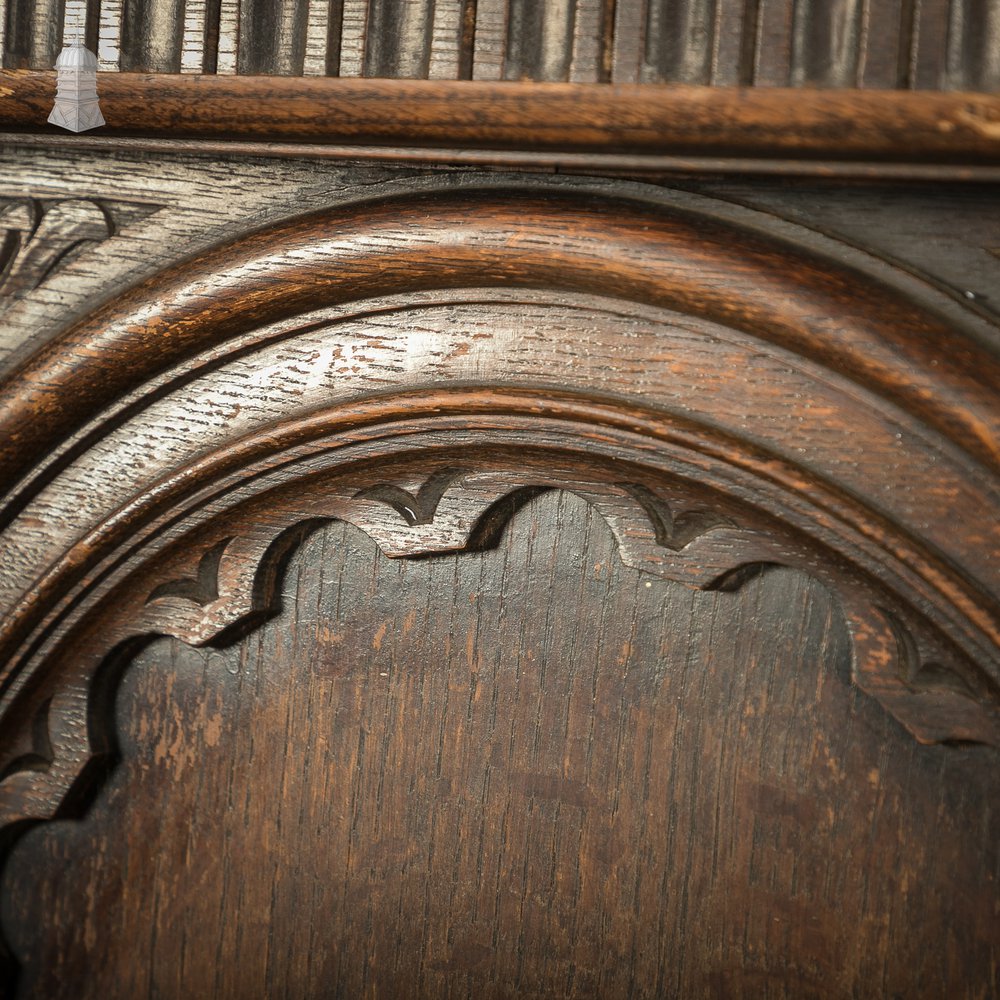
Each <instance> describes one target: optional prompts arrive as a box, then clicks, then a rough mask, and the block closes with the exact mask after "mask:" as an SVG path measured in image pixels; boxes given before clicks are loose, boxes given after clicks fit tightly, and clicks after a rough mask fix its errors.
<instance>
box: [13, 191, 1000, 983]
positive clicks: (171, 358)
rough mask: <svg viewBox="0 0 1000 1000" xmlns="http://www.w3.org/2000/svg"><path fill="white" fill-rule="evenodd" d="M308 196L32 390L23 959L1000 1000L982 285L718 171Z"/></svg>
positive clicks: (34, 965)
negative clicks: (959, 294) (907, 260)
mask: <svg viewBox="0 0 1000 1000" xmlns="http://www.w3.org/2000/svg"><path fill="white" fill-rule="evenodd" d="M309 207H310V208H311V209H312V210H311V211H308V212H306V213H304V214H299V215H293V216H288V215H285V216H283V217H280V218H277V219H273V218H272V219H270V220H269V221H268V222H267V223H266V224H264V225H262V226H261V228H258V229H255V230H254V229H244V230H243V231H241V232H239V233H238V234H237V235H235V236H234V237H232V238H230V239H228V240H226V241H224V242H221V243H219V244H217V245H216V246H214V247H211V248H209V249H207V250H202V251H200V252H199V253H197V254H196V255H194V256H190V257H185V258H183V259H178V260H177V261H176V262H175V263H173V264H172V265H171V266H169V267H168V268H166V269H165V270H161V271H159V272H158V273H154V274H152V275H150V276H148V277H146V278H145V279H144V280H143V281H141V282H140V283H138V284H136V285H134V286H133V287H132V288H130V289H128V290H127V291H125V292H123V293H122V294H119V295H116V296H111V297H109V298H108V299H107V300H106V301H104V302H101V303H98V304H96V305H95V307H94V308H93V309H92V310H89V311H84V312H83V313H82V314H80V315H78V316H76V317H74V318H73V320H72V322H70V323H68V324H67V325H65V327H64V328H63V329H62V330H61V331H60V332H59V333H58V334H57V335H55V336H52V337H50V338H49V339H48V340H46V341H45V343H44V345H42V346H40V347H39V348H38V349H37V350H36V351H35V352H34V353H33V354H30V356H28V357H27V358H26V360H25V361H24V362H23V363H21V364H20V365H19V366H18V367H15V368H13V369H12V371H11V372H10V374H9V375H8V377H7V378H6V379H5V380H4V382H3V383H2V384H0V407H2V408H0V431H2V436H0V469H2V470H3V483H4V486H5V496H4V504H3V508H2V511H0V518H2V519H0V530H2V541H3V545H4V561H3V568H2V572H0V602H2V607H3V608H4V615H3V621H2V624H0V651H2V655H0V662H2V667H0V723H2V728H0V819H2V821H3V823H4V824H5V827H4V829H5V831H6V833H5V838H6V839H5V841H4V845H5V848H6V849H8V850H9V852H10V854H9V864H8V868H7V875H6V877H5V883H4V885H5V893H4V894H3V896H2V899H3V900H5V902H4V903H3V906H4V907H5V909H4V911H3V912H4V926H5V928H6V933H7V936H8V938H9V939H10V946H11V949H12V951H11V955H10V956H9V961H8V963H7V964H8V972H9V977H10V979H11V981H13V978H14V977H15V976H16V974H17V970H18V968H19V966H21V965H23V967H24V970H25V971H24V977H25V978H24V979H23V980H22V982H23V983H25V984H35V985H32V986H25V988H26V989H29V988H30V989H38V990H45V991H48V992H49V993H50V994H52V995H59V990H62V991H63V992H62V995H66V996H69V995H80V994H79V992H77V993H73V992H72V991H73V990H79V987H78V986H76V985H69V986H68V985H67V984H68V983H70V984H71V983H74V982H76V981H75V980H74V979H73V978H72V975H73V974H72V969H74V968H80V967H81V963H85V962H86V961H87V960H88V959H87V956H88V955H94V954H97V952H98V951H100V952H101V954H103V955H105V956H106V962H104V960H102V964H106V965H107V966H108V968H109V969H111V968H117V969H119V972H118V973H113V972H109V976H111V978H110V979H108V980H103V981H102V980H100V979H99V978H95V979H94V980H93V982H92V983H91V984H90V986H88V988H89V989H92V991H93V995H97V994H100V993H103V994H105V995H108V993H109V991H111V992H112V993H113V991H114V989H116V988H117V989H119V990H120V991H122V992H121V995H134V993H135V992H143V991H149V990H151V989H153V990H154V991H155V990H163V991H166V992H167V993H168V994H170V993H171V991H174V992H175V993H177V995H180V994H181V993H184V992H187V993H190V992H192V991H193V992H196V993H198V992H200V993H203V994H204V995H216V996H227V995H234V994H233V990H237V991H239V990H244V991H247V990H249V991H250V992H255V991H257V992H259V991H261V990H265V991H270V992H271V994H272V995H277V996H280V995H287V996H300V995H309V993H310V992H312V993H313V994H318V995H323V992H322V991H323V990H325V989H329V990H331V991H332V992H333V994H334V995H344V996H350V995H363V994H364V993H366V992H374V995H382V996H392V995H404V994H402V993H399V989H400V987H399V985H398V984H399V983H400V982H405V983H407V984H412V983H416V984H417V985H416V987H415V989H416V992H417V995H427V996H435V995H456V996H459V995H461V996H466V995H468V996H489V995H496V996H506V995H532V992H534V993H536V994H538V995H553V993H555V994H557V995H559V994H560V992H561V994H564V995H568V996H588V995H602V996H603V995H615V996H617V995H620V996H630V995H631V996H657V995H667V996H669V995H694V996H697V995H706V996H708V995H719V994H720V993H721V994H732V995H736V996H740V995H746V996H751V995H761V993H762V992H763V993H770V992H773V994H774V995H778V996H783V995H787V996H792V995H795V996H801V995H804V994H809V993H810V991H813V992H815V993H816V995H870V996H881V995H886V993H887V992H888V993H890V994H891V992H892V991H893V990H896V991H898V992H900V993H902V994H906V995H910V994H912V993H914V992H921V991H926V990H928V989H929V990H931V992H935V991H938V992H947V991H952V992H953V991H954V990H955V989H957V988H959V987H967V988H968V990H969V991H970V992H969V994H968V995H971V996H987V995H989V991H990V990H991V989H994V988H995V986H996V983H995V982H993V980H992V979H991V978H990V977H991V976H993V975H995V973H994V972H993V971H991V970H995V967H996V957H997V956H996V944H995V942H996V941H997V940H1000V935H998V934H997V933H995V931H996V930H998V928H997V910H996V906H995V900H996V885H995V879H996V875H997V865H998V858H997V854H996V849H995V847H994V846H993V845H995V844H996V843H997V838H996V836H995V833H996V831H995V830H994V829H993V826H994V825H995V817H994V815H993V812H992V811H991V808H990V802H991V801H992V798H993V797H994V796H993V790H994V789H995V761H996V757H995V753H996V749H995V748H996V747H998V746H1000V647H998V636H1000V607H998V600H997V591H998V583H1000V580H998V566H1000V558H998V557H1000V524H998V522H997V519H996V510H997V501H998V499H1000V407H998V401H997V389H996V387H997V385H998V384H1000V362H998V360H997V356H996V354H995V352H994V351H993V350H992V347H991V346H990V343H989V336H988V335H983V334H982V331H983V330H984V329H991V327H990V323H991V320H990V317H989V315H988V312H987V311H983V310H969V309H968V308H967V307H966V306H965V304H963V303H962V302H961V301H959V300H957V299H956V297H955V296H954V295H953V294H951V293H950V291H949V290H948V289H945V288H941V287H939V286H938V285H936V284H934V283H933V282H927V281H925V280H923V279H922V277H921V276H920V275H915V274H913V273H912V272H910V271H908V270H905V269H902V268H899V267H897V266H896V265H895V264H894V262H893V261H892V260H890V259H887V258H884V257H883V258H875V257H872V256H871V255H866V254H865V253H863V252H862V251H852V250H850V249H849V248H845V247H844V246H843V245H842V244H839V243H837V242H836V241H834V240H832V239H830V238H829V237H824V236H817V235H816V234H811V235H810V234H808V233H806V232H804V231H803V230H802V228H801V227H800V226H797V225H796V224H794V223H791V222H787V221H783V220H770V221H768V220H767V219H766V218H762V217H761V216H760V214H759V213H755V212H752V211H750V210H746V209H742V208H739V207H734V206H731V205H729V204H727V203H726V202H721V201H715V200H713V199H710V198H706V197H703V196H700V195H697V194H689V193H685V192H679V191H678V192H664V191H658V190H656V189H653V188H644V187H642V186H639V185H633V184H622V185H613V184H608V183H599V182H594V183H589V182H569V183H552V182H544V181H531V182H528V181H526V180H523V179H514V178H491V179H489V180H484V179H464V178H463V179H459V180H455V179H452V180H450V181H448V182H445V181H444V180H442V179H434V178H432V179H430V180H429V181H421V182H415V181H414V182H409V181H401V182H400V183H397V184H392V185H389V186H388V187H385V188H380V187H379V186H378V185H377V184H375V185H372V190H371V191H365V192H364V193H358V192H353V193H352V198H351V199H346V198H345V199H344V201H343V202H342V203H333V204H326V205H321V206H318V207H317V206H316V205H310V206H309ZM49 211H50V212H51V211H52V209H50V210H49ZM47 217H48V216H47V215H46V218H47ZM86 238H87V239H90V240H91V241H93V240H94V239H96V237H93V236H89V237H86ZM81 252H82V251H81ZM966 314H968V315H966ZM290 566H291V567H292V570H291V571H290V570H289V567H290ZM477 581H478V582H477ZM163 637H170V638H169V639H167V638H163ZM199 650H202V652H199ZM123 678H124V679H123ZM216 681H217V682H218V683H217V684H216V683H215V682H216ZM154 689H155V691H156V692H159V693H158V694H157V693H155V692H154ZM175 690H176V692H177V696H176V701H171V698H172V697H173V696H172V693H171V692H174V691H175ZM129 692H131V694H130V693H129ZM119 697H120V699H121V700H120V702H119V708H118V711H117V715H116V709H115V705H116V698H119ZM157 699H159V700H157ZM459 705H461V710H460V709H459V707H458V706H459ZM605 734H606V735H605ZM914 738H915V740H914ZM921 743H922V744H933V743H946V744H950V745H948V746H944V747H937V748H926V747H923V748H922V747H921V746H920V745H919V744H921ZM969 744H985V746H975V747H973V746H969ZM119 762H120V763H121V766H120V768H119V769H118V770H117V771H115V770H114V769H115V766H116V765H117V764H119ZM373 769H374V770H373ZM109 775H110V778H109ZM193 775H197V778H196V779H195V778H194V777H193ZM237 775H238V777H237ZM164 782H168V783H170V784H171V790H170V793H169V805H168V806H167V809H166V815H167V818H166V819H165V820H164V819H163V817H160V816H158V815H157V806H156V805H155V803H156V802H157V801H164V802H166V801H167V800H166V799H164V800H158V799H157V796H158V795H160V794H162V793H163V787H162V786H163V783H164ZM192 782H193V783H192ZM102 788H103V791H102ZM91 804H92V811H91V812H90V813H86V810H87V809H88V807H89V806H91ZM85 814H86V815H85ZM84 815H85V818H84V821H83V825H82V826H74V825H66V824H61V823H55V824H53V823H51V822H46V821H50V820H52V819H56V820H60V819H63V818H69V817H80V816H84ZM293 817H294V818H293ZM161 820H162V822H161ZM39 823H41V824H42V825H41V826H40V827H39V828H38V829H36V830H33V831H31V832H28V831H29V830H30V828H31V827H32V826H33V825H35V824H39ZM383 823H384V824H385V826H384V828H383V826H382V824H383ZM192 824H193V825H192ZM154 827H155V828H156V829H157V832H156V834H155V836H153V834H152V832H151V831H152V829H153V828H154ZM161 827H162V829H160V828H161ZM114 830H119V831H127V832H125V833H121V834H115V833H113V832H112V831H114ZM438 832H440V840H438V839H436V838H437V837H438ZM25 834H27V836H25ZM327 835H329V836H327ZM113 836H121V837H123V838H124V842H125V843H127V844H128V847H127V849H126V848H123V849H122V851H121V852H118V851H116V850H113V849H110V848H109V847H108V842H107V841H106V840H103V839H102V838H108V837H113ZM22 837H23V839H22ZM939 837H940V840H941V843H938V842H937V841H938V838H939ZM288 838H291V839H288ZM296 838H298V839H296ZM211 843H215V844H223V845H226V846H224V847H223V848H222V851H221V854H222V857H223V861H222V862H220V861H219V859H218V857H215V858H213V857H211V851H210V850H209V849H208V848H207V847H206V846H205V845H208V844H211ZM206 851H207V852H208V853H206ZM74 852H78V854H77V855H76V856H78V857H81V858H84V857H86V858H92V859H96V860H93V861H88V862H86V863H82V862H81V866H80V867H79V870H77V871H75V872H70V871H68V870H66V871H62V870H61V869H60V863H59V860H58V859H59V858H60V857H62V856H64V855H65V856H68V855H70V854H73V853H74ZM260 858H265V859H268V861H267V863H266V864H264V863H263V862H262V865H263V867H261V866H256V867H255V865H254V863H253V861H254V860H256V859H260ZM244 859H252V860H251V862H250V863H248V864H244V863H243V862H244ZM331 859H336V860H331ZM123 866H124V867H123ZM46 873H47V874H46ZM116 873H118V874H116ZM255 873H256V874H255ZM36 875H37V877H38V878H41V879H42V880H43V884H44V885H45V888H44V890H43V892H42V896H41V897H40V899H39V900H36V901H34V902H32V901H30V899H29V896H30V892H29V888H28V887H29V886H30V885H31V884H32V881H33V880H34V879H35V878H36ZM133 877H134V879H135V882H134V884H132V883H131V880H132V879H133ZM122 879H124V880H125V881H126V882H129V883H130V887H129V888H127V889H126V890H123V891H122V892H118V891H117V890H116V889H115V888H114V887H115V886H119V887H120V885H121V881H122ZM491 879H492V882H491V881H490V880H491ZM46 880H47V881H46ZM307 887H311V888H308V889H307ZM508 890H510V891H508ZM150 893H152V897H153V900H154V903H153V905H152V907H151V909H149V907H148V903H149V898H150ZM234 894H235V895H234ZM307 896H308V901H307V900H306V897H307ZM81 899H84V900H97V901H98V902H95V903H93V904H90V903H87V904H86V906H84V910H85V911H86V912H82V911H81V912H82V915H81V916H80V917H79V920H78V921H74V920H73V919H70V918H66V919H63V917H62V916H61V914H62V913H63V912H64V908H65V907H69V906H70V905H71V903H70V901H73V900H76V901H79V900H81ZM143 901H145V902H143ZM72 905H74V906H75V905H78V904H77V903H74V904H72ZM143 906H146V908H147V909H148V910H149V912H142V913H139V912H138V910H137V909H136V908H137V907H138V908H139V909H140V910H141V909H142V908H143ZM39 907H41V908H42V909H43V910H44V909H45V908H48V910H49V912H51V913H52V914H55V915H60V916H56V917H54V918H53V927H52V929H51V931H50V932H47V933H46V934H44V935H40V936H37V937H35V936H33V935H31V934H30V933H26V932H25V929H24V928H25V927H26V926H28V924H25V923H23V921H24V920H25V919H26V917H27V915H28V913H29V912H34V913H36V914H37V913H38V912H39ZM32 908H34V909H32ZM231 908H232V909H231ZM65 912H67V913H68V912H69V911H68V910H66V911H65ZM109 913H114V914H115V916H114V920H117V921H120V922H122V925H123V926H129V927H135V928H137V930H136V934H137V940H141V941H142V945H141V947H142V949H144V951H143V952H142V955H141V956H139V955H138V953H136V955H133V956H132V957H130V956H129V955H128V954H124V953H122V952H120V951H116V950H115V949H117V948H118V944H117V943H115V942H114V941H113V940H108V939H107V938H106V937H105V936H104V935H101V934H100V933H99V923H100V920H101V919H102V914H109ZM213 914H214V916H213ZM219 914H222V917H221V920H220V917H219ZM417 914H419V916H418V915H417ZM817 914H818V915H817ZM230 915H231V916H230ZM108 919H110V917H109V918H108ZM213 921H214V923H213ZM36 923H37V919H36ZM327 924H329V925H330V928H331V929H330V938H329V940H330V941H332V942H334V943H333V944H330V945H329V947H328V949H327V950H326V951H324V950H323V949H322V948H320V947H319V945H317V944H316V937H315V935H316V934H317V933H319V931H318V930H317V928H318V927H321V926H326V925H327ZM775 924H776V925H777V926H775ZM692 926H697V927H698V928H701V929H702V930H703V935H704V937H703V939H702V938H700V937H699V936H698V934H697V933H694V932H693V931H692V930H691V928H692ZM140 927H141V930H139V929H138V928H140ZM168 927H170V928H174V929H173V930H166V928H168ZM179 927H183V928H184V929H183V930H179V931H178V930H177V928H179ZM199 928H201V929H199ZM946 929H947V930H946ZM95 935H97V936H96V937H95ZM213 935H215V936H213ZM98 938H100V941H101V943H100V944H98V943H97V940H98ZM944 939H946V942H945V944H941V941H942V940H944ZM309 942H311V943H309ZM349 943H351V944H349ZM95 949H96V950H95ZM220 954H221V955H222V956H223V960H222V961H221V964H219V963H217V964H216V967H215V968H214V969H213V968H212V963H213V961H215V960H214V959H213V958H212V956H214V955H220ZM310 956H315V960H316V961H317V962H321V964H320V965H313V964H311V963H312V961H313V958H311V957H310ZM133 959H134V960H133ZM45 970H48V971H45ZM241 975H243V976H245V977H246V979H245V980H239V978H238V977H239V976H241ZM115 976H118V977H119V978H115ZM232 977H236V978H232ZM115 984H117V985H115ZM125 984H128V985H125ZM408 988H410V986H409V985H408ZM67 990H69V991H70V992H66V991H67ZM394 990H395V991H396V992H395V993H394V992H393V991H394ZM490 990H492V991H493V993H490V992H489V991H490ZM213 991H214V994H213ZM838 991H839V992H838ZM406 995H412V994H406Z"/></svg>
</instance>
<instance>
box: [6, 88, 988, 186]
mask: <svg viewBox="0 0 1000 1000" xmlns="http://www.w3.org/2000/svg"><path fill="white" fill-rule="evenodd" d="M53 76H54V74H52V73H45V72H39V71H36V70H0V94H3V95H5V96H7V97H9V98H10V99H9V100H6V101H4V102H3V103H2V105H0V124H2V125H3V126H5V127H6V128H8V129H10V128H15V129H22V130H29V131H32V132H42V133H47V132H51V131H55V129H54V127H48V126H46V125H45V124H44V123H45V121H46V118H47V116H48V113H49V110H50V106H51V103H52V94H53V92H54V81H53ZM98 92H99V94H100V97H101V106H102V108H103V109H104V116H105V118H106V120H107V122H108V126H107V128H106V129H105V130H104V131H102V133H101V135H104V136H114V135H118V136H123V137H127V136H146V137H152V138H156V137H167V138H170V139H174V140H178V139H216V140H218V139H221V138H225V139H239V140H244V141H255V142H265V143H275V142H278V143H312V144H320V145H323V144H335V145H341V146H343V145H345V144H349V145H354V146H358V147H365V146H374V147H378V146H396V147H411V148H419V147H425V148H427V147H429V148H442V149H449V150H455V149H494V150H521V151H525V152H527V151H534V152H546V151H561V152H576V153H589V154H601V153H617V154H623V153H624V154H634V155H635V156H637V157H643V156H663V155H671V156H675V157H717V158H720V159H722V160H726V159H736V160H744V161H750V164H751V165H752V163H753V162H754V161H757V160H760V161H765V162H766V161H774V160H781V159H785V160H788V159H795V160H804V161H809V160H824V161H829V162H830V163H832V164H838V163H845V162H847V163H850V162H868V163H896V164H914V165H916V166H918V167H919V165H921V164H924V165H926V164H935V165H938V166H939V167H940V168H941V169H942V170H944V171H945V172H946V173H948V175H949V176H952V175H954V171H952V170H950V168H951V167H955V166H958V165H960V166H966V167H974V166H977V165H978V166H987V165H992V166H996V165H997V164H998V163H1000V138H998V129H1000V97H997V96H995V95H992V94H979V93H948V92H933V91H917V92H914V91H884V90H883V91H879V90H817V89H794V88H788V89H785V88H778V87H761V88H741V87H698V86H670V87H660V86H648V85H645V86H644V85H634V84H632V85H629V84H619V85H616V86H614V87H608V86H603V85H600V84H580V83H573V84H567V83H515V82H491V81H463V80H459V81H445V80H433V81H432V80H380V79H346V78H343V79H330V78H317V77H312V78H310V77H280V76H279V77H274V76H263V77H254V76H240V77H233V76H192V75H188V74H138V73H102V74H100V75H99V80H98ZM594 162H595V165H596V164H598V163H599V160H595V161H594ZM639 165H640V164H639V161H638V160H637V161H636V168H637V169H638V168H639Z"/></svg>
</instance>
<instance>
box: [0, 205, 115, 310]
mask: <svg viewBox="0 0 1000 1000" xmlns="http://www.w3.org/2000/svg"><path fill="white" fill-rule="evenodd" d="M0 232H2V233H3V238H2V240H0V298H2V299H6V300H7V301H10V300H12V299H14V298H17V297H20V296H22V295H25V294H27V293H28V292H30V291H32V290H33V289H35V288H37V287H38V286H39V285H40V284H41V283H42V281H44V280H45V278H46V276H47V275H48V274H50V273H51V271H52V270H53V269H54V268H55V267H56V266H57V265H58V264H59V263H60V262H61V261H62V260H64V259H65V258H66V256H67V255H68V254H69V253H71V252H72V251H73V250H74V249H75V248H76V247H78V246H79V245H80V244H81V243H84V242H87V241H97V242H99V241H101V240H105V239H107V238H108V237H109V236H111V235H113V234H114V226H113V224H112V222H111V219H110V217H109V215H108V214H107V212H106V211H105V210H104V208H103V207H102V206H101V205H100V204H99V203H98V202H96V201H91V200H89V199H86V198H67V199H64V200H61V201H52V202H41V201H37V200H35V199H33V198H23V199H19V200H17V201H14V202H11V203H9V204H8V205H7V206H6V207H5V208H4V209H3V210H2V211H0Z"/></svg>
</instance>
